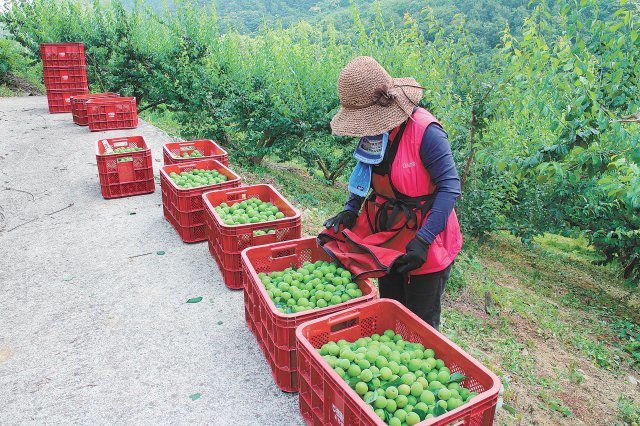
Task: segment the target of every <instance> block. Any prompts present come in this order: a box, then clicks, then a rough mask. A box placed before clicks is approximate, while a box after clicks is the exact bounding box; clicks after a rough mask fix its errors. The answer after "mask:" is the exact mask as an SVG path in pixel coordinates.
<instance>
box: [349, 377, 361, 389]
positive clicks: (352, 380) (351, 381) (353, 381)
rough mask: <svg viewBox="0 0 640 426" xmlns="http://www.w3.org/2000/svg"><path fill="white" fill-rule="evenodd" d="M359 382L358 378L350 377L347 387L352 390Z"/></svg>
mask: <svg viewBox="0 0 640 426" xmlns="http://www.w3.org/2000/svg"><path fill="white" fill-rule="evenodd" d="M359 381H360V377H352V378H350V379H349V387H351V388H354V387H356V384H357V383H358V382H359Z"/></svg>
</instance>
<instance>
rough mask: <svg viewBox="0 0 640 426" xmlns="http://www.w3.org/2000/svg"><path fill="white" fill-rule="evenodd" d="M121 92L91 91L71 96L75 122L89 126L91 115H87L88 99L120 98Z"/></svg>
mask: <svg viewBox="0 0 640 426" xmlns="http://www.w3.org/2000/svg"><path fill="white" fill-rule="evenodd" d="M118 97H120V94H118V93H113V92H105V93H90V94H88V95H79V96H72V97H71V114H73V122H74V123H76V124H77V125H78V126H87V125H88V124H89V117H88V116H87V105H86V104H87V101H88V100H89V99H95V98H118Z"/></svg>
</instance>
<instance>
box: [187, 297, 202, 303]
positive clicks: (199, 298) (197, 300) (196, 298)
mask: <svg viewBox="0 0 640 426" xmlns="http://www.w3.org/2000/svg"><path fill="white" fill-rule="evenodd" d="M201 301H202V296H200V297H194V298H192V299H189V300H187V303H198V302H201Z"/></svg>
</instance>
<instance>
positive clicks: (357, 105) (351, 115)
mask: <svg viewBox="0 0 640 426" xmlns="http://www.w3.org/2000/svg"><path fill="white" fill-rule="evenodd" d="M338 97H339V98H340V106H341V108H340V110H339V111H338V112H337V113H336V115H334V116H333V118H332V119H331V131H332V133H333V134H334V135H337V136H357V137H362V136H373V135H379V134H382V133H384V132H386V131H389V130H391V129H393V128H395V127H397V126H399V125H400V124H401V123H402V122H404V121H405V120H406V119H407V118H409V117H410V116H411V114H412V113H413V109H414V108H415V107H416V105H418V102H419V101H420V99H421V98H422V87H420V85H419V84H418V82H417V81H416V80H415V79H413V78H411V77H405V78H393V77H391V76H390V75H389V73H388V72H387V71H386V70H385V69H384V68H382V65H380V64H379V63H378V62H377V61H376V60H375V59H373V58H372V57H370V56H359V57H357V58H355V59H352V60H351V62H349V63H348V64H347V66H346V67H344V69H343V70H342V72H341V73H340V77H339V78H338Z"/></svg>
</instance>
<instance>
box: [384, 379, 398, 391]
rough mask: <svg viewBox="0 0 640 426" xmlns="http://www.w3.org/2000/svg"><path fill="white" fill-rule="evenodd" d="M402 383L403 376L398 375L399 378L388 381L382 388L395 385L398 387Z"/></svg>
mask: <svg viewBox="0 0 640 426" xmlns="http://www.w3.org/2000/svg"><path fill="white" fill-rule="evenodd" d="M401 384H402V377H398V378H397V379H395V380H393V381H391V382H387V383H385V384H384V385H383V386H382V389H384V390H387V388H390V387H391V386H395V387H398V386H400V385H401Z"/></svg>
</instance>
